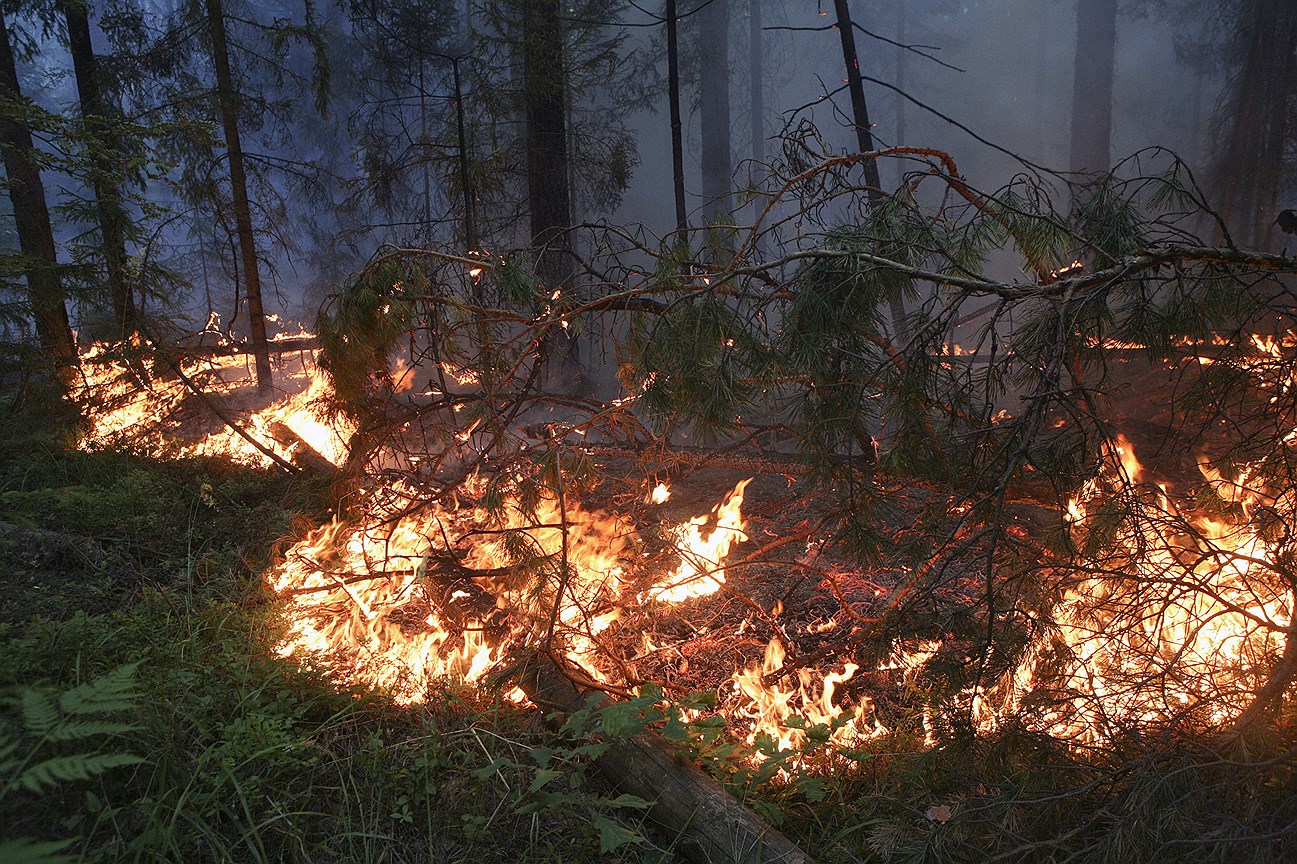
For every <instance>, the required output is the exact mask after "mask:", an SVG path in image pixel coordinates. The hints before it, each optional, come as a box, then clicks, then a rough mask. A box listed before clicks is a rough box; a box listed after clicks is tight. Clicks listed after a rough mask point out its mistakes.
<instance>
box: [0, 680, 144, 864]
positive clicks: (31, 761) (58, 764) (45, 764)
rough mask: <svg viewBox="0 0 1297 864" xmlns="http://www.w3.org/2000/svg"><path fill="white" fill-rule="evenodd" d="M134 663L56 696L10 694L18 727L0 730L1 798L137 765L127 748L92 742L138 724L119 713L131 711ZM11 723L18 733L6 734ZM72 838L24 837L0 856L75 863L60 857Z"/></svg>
mask: <svg viewBox="0 0 1297 864" xmlns="http://www.w3.org/2000/svg"><path fill="white" fill-rule="evenodd" d="M137 665H138V664H135V663H130V664H127V665H125V666H119V667H117V668H116V669H114V670H112V671H111V672H108V673H107V674H105V675H102V676H100V677H99V678H96V679H94V680H93V681H87V682H86V683H85V684H81V685H79V686H77V687H73V688H72V689H70V690H65V691H63V692H62V693H58V692H54V691H50V690H46V689H38V688H34V687H32V688H26V689H24V690H22V691H20V692H19V693H18V694H17V695H16V696H15V697H13V698H12V699H11V700H10V704H11V705H12V706H13V707H14V708H15V709H16V712H15V713H17V714H18V716H19V718H21V724H8V725H6V726H3V727H0V728H2V729H3V731H0V800H3V799H4V798H5V797H6V796H7V795H9V794H10V793H11V792H14V791H15V790H22V791H25V792H29V793H32V794H37V795H39V794H41V793H44V792H47V791H49V790H50V789H53V788H55V787H56V786H58V785H60V784H62V783H68V782H76V781H87V780H92V779H94V778H95V777H98V776H100V775H101V774H104V773H105V772H107V771H110V770H112V769H114V768H121V767H124V766H127V765H138V764H139V763H141V762H143V761H144V760H143V759H141V758H140V757H138V756H135V755H132V754H130V753H122V752H117V751H114V750H112V749H105V747H104V745H99V746H96V742H97V741H98V740H101V739H104V738H110V737H113V736H117V735H122V734H125V733H127V732H130V731H132V730H133V729H135V728H136V727H135V724H133V723H128V722H123V721H122V720H120V719H117V715H121V714H124V713H127V712H131V711H134V710H135V708H136V701H137V698H138V696H137V693H136V691H135V670H136V667H137ZM15 727H18V728H17V731H11V730H14V729H15ZM68 745H77V746H73V747H68ZM68 749H71V751H72V752H67V750H68ZM52 750H56V751H57V752H51V751H52ZM72 843H73V840H60V841H41V840H34V839H30V838H24V837H19V838H15V839H9V840H4V841H0V861H4V862H23V864H61V862H67V861H72V860H75V859H74V858H72V857H69V856H68V855H66V854H64V850H65V849H66V848H67V847H68V846H69V845H71V844H72Z"/></svg>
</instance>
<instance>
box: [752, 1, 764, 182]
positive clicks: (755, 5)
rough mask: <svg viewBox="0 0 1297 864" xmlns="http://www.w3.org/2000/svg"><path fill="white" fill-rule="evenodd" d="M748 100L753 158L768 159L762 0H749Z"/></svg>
mask: <svg viewBox="0 0 1297 864" xmlns="http://www.w3.org/2000/svg"><path fill="white" fill-rule="evenodd" d="M748 43H749V44H748V101H749V106H748V107H749V108H751V109H752V160H753V161H754V162H758V163H760V162H764V161H765V160H766V99H765V95H766V94H765V65H766V50H765V48H766V46H765V34H764V33H762V32H761V0H748Z"/></svg>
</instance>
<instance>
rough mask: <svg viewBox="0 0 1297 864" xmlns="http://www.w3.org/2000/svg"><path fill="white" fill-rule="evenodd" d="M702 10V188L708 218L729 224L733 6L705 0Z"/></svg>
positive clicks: (700, 97)
mask: <svg viewBox="0 0 1297 864" xmlns="http://www.w3.org/2000/svg"><path fill="white" fill-rule="evenodd" d="M704 2H705V3H706V5H705V6H703V7H702V9H700V10H699V11H698V19H699V21H698V23H699V28H700V33H699V38H700V43H701V44H700V46H699V50H698V54H699V64H700V72H699V94H698V107H699V113H700V114H701V115H702V192H703V201H704V203H703V206H704V208H705V210H704V213H705V218H706V221H708V222H719V223H723V224H729V222H730V221H731V220H732V219H733V212H734V211H733V204H732V202H731V200H730V190H731V184H732V183H733V180H734V162H733V151H732V149H731V147H730V49H729V45H730V8H729V0H704Z"/></svg>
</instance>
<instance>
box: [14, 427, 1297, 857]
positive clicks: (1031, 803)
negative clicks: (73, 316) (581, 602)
mask: <svg viewBox="0 0 1297 864" xmlns="http://www.w3.org/2000/svg"><path fill="white" fill-rule="evenodd" d="M8 429H9V431H7V432H5V433H0V524H2V525H4V526H8V527H7V528H6V529H5V533H4V534H3V535H2V536H0V574H2V575H3V578H2V579H0V696H2V697H3V701H2V702H0V789H3V792H0V859H3V860H4V861H5V862H6V864H9V862H19V861H26V862H70V861H86V862H119V861H127V862H179V861H184V862H209V861H210V862H227V861H228V862H244V861H249V862H329V861H337V862H380V861H381V862H392V864H401V862H456V861H473V862H478V861H541V862H543V861H554V862H559V861H579V860H601V861H617V860H624V861H660V860H665V861H674V860H679V859H678V857H677V855H676V852H675V850H674V842H675V838H672V837H669V836H663V835H662V834H661V833H660V832H656V831H654V830H652V829H650V828H649V827H647V826H646V824H645V822H644V819H645V806H646V805H645V802H642V801H639V800H638V799H634V798H630V797H628V796H619V795H617V794H616V792H615V791H612V790H610V788H609V787H608V786H607V785H606V784H605V783H604V782H603V781H601V780H600V779H598V778H597V777H596V775H595V773H594V771H593V769H592V767H591V764H590V763H591V758H592V757H594V756H596V755H597V754H598V752H599V751H600V749H601V747H602V744H601V743H600V741H601V736H607V735H629V734H632V733H634V732H636V731H638V730H640V729H642V728H645V727H646V726H652V727H654V728H656V729H658V730H659V731H660V732H661V733H662V734H663V735H664V737H666V738H667V739H668V740H669V741H671V742H672V743H673V744H674V745H675V746H676V747H678V748H679V749H680V751H681V753H682V755H683V756H688V757H690V758H695V759H698V760H699V761H700V762H702V763H703V764H704V765H705V767H707V768H708V769H709V770H710V771H711V772H712V773H713V774H714V775H715V776H717V777H719V778H720V779H722V780H723V781H724V782H726V783H727V784H728V787H729V788H730V790H731V791H732V792H733V793H734V794H735V795H736V796H738V797H739V798H741V799H743V800H744V801H745V802H746V803H747V804H749V805H750V806H751V807H752V808H753V809H754V810H756V811H757V812H758V813H759V814H760V815H761V816H763V817H764V818H765V819H767V820H768V821H769V822H771V823H772V824H773V825H774V826H775V827H777V828H779V829H781V830H783V831H785V832H786V833H787V834H789V835H790V836H791V837H792V838H794V839H795V840H796V841H798V842H799V843H801V844H802V845H803V846H804V848H808V849H812V850H815V853H816V856H815V857H816V858H817V860H820V861H825V862H832V861H852V860H858V861H870V862H874V861H877V862H931V864H938V862H969V864H972V862H983V861H993V860H1001V861H1020V862H1035V861H1069V862H1095V864H1099V862H1106V864H1116V862H1140V864H1144V862H1167V864H1169V862H1182V861H1220V862H1225V861H1229V862H1233V861H1248V862H1257V864H1261V862H1273V861H1285V860H1293V859H1294V858H1297V848H1295V847H1294V841H1293V836H1294V834H1295V833H1297V831H1294V826H1295V825H1297V767H1295V766H1297V757H1294V753H1293V750H1292V748H1291V743H1290V742H1291V740H1292V737H1293V736H1291V735H1290V736H1288V737H1287V738H1285V737H1283V736H1280V735H1277V734H1275V735H1272V736H1271V737H1268V738H1265V739H1262V740H1258V739H1255V738H1247V739H1244V738H1241V737H1235V738H1233V739H1230V740H1217V741H1194V742H1189V741H1182V742H1168V741H1161V742H1152V744H1153V745H1155V746H1150V742H1148V741H1146V740H1143V739H1139V738H1135V737H1132V739H1131V741H1130V744H1129V749H1128V752H1124V753H1117V754H1109V755H1108V756H1107V757H1104V758H1100V757H1099V756H1098V755H1096V754H1085V753H1078V752H1076V751H1074V750H1069V749H1068V748H1065V747H1063V746H1061V745H1059V744H1058V743H1057V742H1053V741H1050V740H1048V739H1046V738H1044V737H1042V736H1039V735H1034V734H1030V733H1027V732H1024V731H1021V730H1012V729H1006V730H1002V731H1001V732H1000V733H999V734H998V735H996V736H994V737H992V738H974V737H973V736H971V735H967V734H964V735H961V734H954V733H952V734H949V735H946V740H944V741H942V742H941V743H940V744H938V745H937V746H930V745H929V744H927V743H925V741H924V728H923V725H924V724H923V717H922V715H923V708H924V699H925V695H924V694H923V693H922V692H919V691H916V692H915V693H913V694H911V703H912V704H911V705H910V710H911V713H910V714H909V715H898V716H896V717H894V718H893V719H892V721H890V722H891V725H892V726H893V728H894V729H895V730H896V731H894V733H893V734H891V735H888V736H885V737H883V738H881V739H879V740H877V741H873V742H869V743H868V744H867V745H865V746H862V747H861V748H860V749H858V750H855V751H850V752H847V753H836V754H828V753H826V752H825V748H824V747H823V746H821V744H822V742H823V741H824V740H825V739H826V738H827V732H828V730H823V729H819V730H817V729H812V730H809V732H808V735H807V740H808V742H809V744H808V746H807V749H806V750H805V751H804V752H801V753H786V752H783V753H781V752H779V751H778V749H777V748H776V747H775V746H774V745H773V743H772V742H769V741H762V740H759V741H758V742H757V744H756V748H755V749H756V750H758V751H761V752H762V753H763V755H764V756H765V761H764V762H762V763H755V762H753V760H752V759H751V757H752V748H749V747H747V746H746V745H740V744H736V743H735V742H734V741H733V740H732V738H730V737H728V736H727V735H726V730H725V729H724V727H723V724H722V723H721V722H719V721H718V720H717V718H714V717H712V718H708V717H707V716H706V715H705V714H703V715H701V716H702V717H703V718H704V719H693V720H685V719H683V718H684V717H686V716H687V717H697V716H699V715H697V714H696V713H685V712H682V711H681V710H680V708H681V707H688V708H695V709H697V708H704V707H706V706H705V704H704V702H703V701H698V702H687V701H686V704H685V705H683V706H681V705H677V706H676V707H675V709H671V708H668V709H665V710H664V709H663V707H662V706H661V704H660V702H659V696H660V694H656V693H653V692H646V693H645V694H644V695H643V697H642V698H641V699H639V700H636V701H631V702H626V703H620V704H618V705H615V706H613V707H610V708H606V709H603V710H602V711H594V710H593V709H592V710H590V711H586V712H578V713H577V714H576V715H575V716H574V717H572V718H570V719H569V721H568V722H567V723H566V724H565V725H563V726H562V727H561V728H558V729H555V728H553V727H552V726H551V725H546V723H545V722H544V718H542V717H540V716H538V714H537V712H534V711H522V710H519V709H517V708H515V707H513V706H512V705H511V704H509V703H507V702H502V701H501V700H500V699H499V697H498V696H497V695H495V694H492V693H484V692H479V691H475V690H470V689H466V688H462V687H459V686H456V685H454V684H451V683H447V682H442V683H439V684H436V685H434V691H433V692H432V693H430V698H429V699H428V701H427V703H426V705H425V706H423V707H420V708H401V707H398V706H396V705H394V703H393V702H392V701H391V700H390V699H388V698H386V697H385V696H384V694H382V693H367V692H360V691H358V690H352V689H348V688H346V687H342V686H340V685H339V684H338V683H337V682H336V681H335V680H333V679H332V678H331V677H330V676H329V674H328V673H327V671H326V670H324V669H322V668H313V667H312V666H310V665H306V666H302V665H299V664H298V663H297V662H295V661H289V660H285V659H281V658H279V657H278V656H277V655H276V654H275V651H274V645H275V644H276V642H277V640H278V636H279V633H280V626H281V625H280V624H279V623H278V622H277V620H276V610H275V606H274V604H273V603H270V602H268V598H267V597H266V596H265V595H264V593H263V590H262V589H261V587H260V580H259V572H260V570H261V568H262V567H264V565H265V564H266V562H267V560H268V556H269V554H270V550H271V549H272V548H273V545H274V541H275V540H276V538H278V537H280V536H283V535H285V534H287V533H289V532H290V531H291V530H292V528H293V526H294V522H295V520H298V519H301V520H308V521H309V520H310V519H312V518H322V517H323V516H324V515H325V513H324V510H325V508H327V506H328V503H329V499H328V496H327V490H324V489H321V488H316V487H312V486H311V485H310V484H308V483H305V482H304V481H301V480H298V479H293V478H285V477H283V476H279V475H275V474H270V473H266V472H262V471H255V470H250V469H246V468H239V467H235V466H231V465H228V464H222V463H219V462H214V461H208V460H182V461H173V462H157V461H153V460H149V459H146V458H142V457H136V456H131V455H126V454H120V453H80V452H77V451H75V450H73V449H69V448H68V447H67V444H66V442H67V440H68V439H67V437H66V435H65V433H64V432H62V431H61V430H60V429H59V428H57V427H53V428H51V427H43V426H42V425H41V424H39V423H36V422H34V421H33V422H30V423H28V422H24V423H18V424H11V425H10V426H9V427H8ZM16 430H22V431H21V432H19V431H16ZM1294 725H1295V724H1294V723H1293V722H1292V720H1291V719H1289V720H1288V721H1286V722H1281V723H1279V724H1277V726H1276V727H1274V728H1278V729H1288V730H1292V729H1293V728H1294Z"/></svg>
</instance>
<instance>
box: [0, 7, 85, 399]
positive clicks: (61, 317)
mask: <svg viewBox="0 0 1297 864" xmlns="http://www.w3.org/2000/svg"><path fill="white" fill-rule="evenodd" d="M0 98H3V99H5V100H6V101H10V102H13V103H14V104H16V105H21V104H22V90H21V89H20V88H19V86H18V68H17V66H16V65H15V63H14V54H13V47H12V44H11V43H10V37H9V28H8V25H7V24H6V23H5V20H4V15H3V14H0ZM0 146H2V147H3V149H4V166H5V173H6V174H7V175H8V179H9V198H10V200H11V201H12V202H13V208H14V222H15V223H16V225H17V229H18V245H19V247H20V248H21V249H22V252H23V255H24V256H26V258H27V264H26V268H27V270H26V274H25V275H26V277H27V290H28V294H29V299H30V300H31V307H32V318H33V319H34V320H35V322H36V336H37V338H39V339H40V343H41V347H42V348H44V349H45V351H46V353H47V354H49V356H50V358H51V359H52V360H53V361H54V363H55V366H56V368H58V369H59V370H60V378H61V379H63V380H64V382H65V383H69V382H70V377H69V375H68V373H67V370H69V369H70V368H71V367H73V366H75V365H76V363H77V352H76V344H75V342H74V341H73V338H72V326H71V324H70V323H69V321H68V309H67V302H66V295H65V294H64V292H63V282H62V280H61V279H60V278H59V271H58V257H57V254H56V252H55V247H54V231H53V228H52V227H51V226H50V211H49V207H48V206H47V205H46V203H45V186H44V184H42V183H41V175H40V170H39V169H38V168H37V166H36V150H35V147H33V145H32V136H31V131H30V130H28V128H27V127H26V126H24V125H22V124H21V123H19V122H17V121H16V120H13V119H10V118H0Z"/></svg>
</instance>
